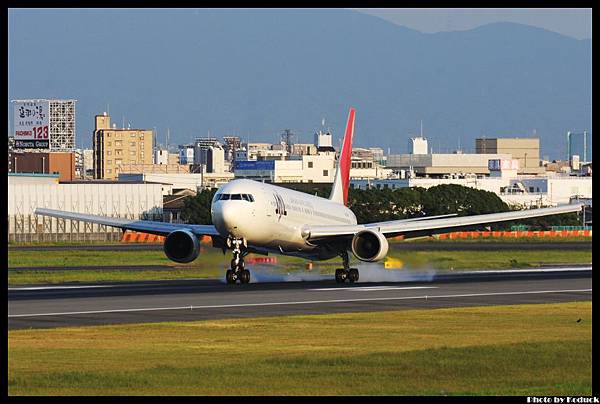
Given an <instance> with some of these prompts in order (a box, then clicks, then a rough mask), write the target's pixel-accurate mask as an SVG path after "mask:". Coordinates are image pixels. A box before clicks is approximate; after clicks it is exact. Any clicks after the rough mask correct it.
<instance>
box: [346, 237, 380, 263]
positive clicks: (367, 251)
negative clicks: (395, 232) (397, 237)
mask: <svg viewBox="0 0 600 404" xmlns="http://www.w3.org/2000/svg"><path fill="white" fill-rule="evenodd" d="M388 248H389V244H388V241H387V239H386V238H385V236H384V235H383V234H381V233H380V232H378V231H373V230H363V231H360V232H358V233H356V234H355V235H354V238H353V239H352V253H353V254H354V256H355V257H356V258H358V259H359V260H361V261H369V262H372V261H379V260H382V259H384V258H385V256H386V255H387V253H388Z"/></svg>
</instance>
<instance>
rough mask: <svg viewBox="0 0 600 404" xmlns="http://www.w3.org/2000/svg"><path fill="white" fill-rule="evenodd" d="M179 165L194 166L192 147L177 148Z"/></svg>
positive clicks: (191, 145)
mask: <svg viewBox="0 0 600 404" xmlns="http://www.w3.org/2000/svg"><path fill="white" fill-rule="evenodd" d="M179 163H180V164H194V145H193V144H184V145H180V146H179Z"/></svg>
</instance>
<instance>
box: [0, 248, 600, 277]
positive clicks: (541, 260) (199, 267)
mask: <svg viewBox="0 0 600 404" xmlns="http://www.w3.org/2000/svg"><path fill="white" fill-rule="evenodd" d="M389 257H390V258H393V259H397V260H399V261H400V262H401V264H402V266H401V267H400V268H397V269H400V270H408V271H410V270H415V271H420V270H431V269H434V270H437V271H445V270H468V269H510V268H529V267H538V266H542V265H547V264H578V263H579V264H587V263H591V262H592V252H591V250H570V249H568V248H565V249H564V250H539V251H519V250H508V251H504V250H500V251H439V250H437V251H436V250H431V251H406V250H400V249H395V248H394V245H391V246H390V253H389ZM230 259H231V256H230V254H226V255H223V253H222V252H221V251H220V250H217V249H214V248H211V247H202V250H201V252H200V256H199V257H198V258H197V259H196V260H195V261H194V262H191V263H189V264H185V265H182V264H176V263H174V262H172V261H170V260H169V259H168V258H167V257H166V256H165V254H164V253H163V252H162V251H160V250H156V251H154V250H150V251H101V250H77V249H76V247H74V249H73V250H68V251H35V250H33V251H31V250H29V251H27V250H13V251H9V254H8V266H9V268H11V270H10V271H9V272H8V281H9V284H36V283H63V282H99V281H134V280H159V279H187V278H212V277H221V276H223V274H224V272H225V270H226V269H227V267H228V266H229V260H230ZM306 264H307V261H306V260H303V259H301V258H295V257H286V256H280V255H278V256H277V266H272V267H273V268H274V269H277V270H280V271H285V272H292V271H304V270H305V268H306ZM355 264H359V262H358V261H357V260H353V265H355ZM100 265H102V266H108V265H115V266H122V265H166V266H170V267H171V269H169V270H164V269H162V270H152V269H151V268H149V269H148V270H143V271H140V270H137V271H119V270H93V269H87V270H86V269H85V267H86V266H100ZM379 265H382V266H383V264H379ZM36 266H51V267H68V266H80V267H81V268H82V269H81V270H64V271H61V270H48V269H40V270H33V271H31V270H23V271H19V270H18V268H20V267H21V268H22V267H36ZM248 266H249V267H250V268H251V267H252V265H248ZM339 266H340V260H339V259H333V260H329V261H321V262H315V263H314V266H313V271H316V272H319V273H323V274H333V273H334V271H335V268H338V267H339Z"/></svg>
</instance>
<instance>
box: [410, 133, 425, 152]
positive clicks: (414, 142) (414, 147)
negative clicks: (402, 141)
mask: <svg viewBox="0 0 600 404" xmlns="http://www.w3.org/2000/svg"><path fill="white" fill-rule="evenodd" d="M408 149H409V150H410V154H427V153H428V151H427V139H425V138H424V137H422V136H418V137H414V138H412V137H411V138H410V139H409V141H408Z"/></svg>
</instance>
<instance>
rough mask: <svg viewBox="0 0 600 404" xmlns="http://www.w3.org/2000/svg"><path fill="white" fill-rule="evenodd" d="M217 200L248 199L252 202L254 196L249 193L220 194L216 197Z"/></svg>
mask: <svg viewBox="0 0 600 404" xmlns="http://www.w3.org/2000/svg"><path fill="white" fill-rule="evenodd" d="M217 200H219V201H228V200H234V201H241V200H244V201H248V202H254V197H253V196H252V195H250V194H220V195H219V198H218V199H217Z"/></svg>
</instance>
